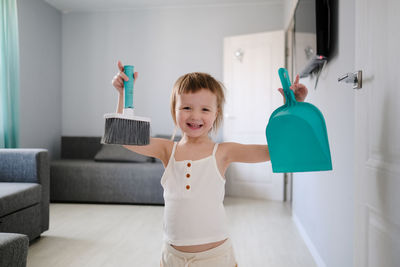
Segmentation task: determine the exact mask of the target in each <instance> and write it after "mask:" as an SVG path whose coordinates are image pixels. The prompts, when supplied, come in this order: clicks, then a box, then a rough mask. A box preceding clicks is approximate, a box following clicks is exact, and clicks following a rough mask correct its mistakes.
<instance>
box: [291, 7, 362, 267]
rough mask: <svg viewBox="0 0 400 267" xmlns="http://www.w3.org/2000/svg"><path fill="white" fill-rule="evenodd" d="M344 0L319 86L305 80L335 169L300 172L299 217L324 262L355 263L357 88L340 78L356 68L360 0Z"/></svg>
mask: <svg viewBox="0 0 400 267" xmlns="http://www.w3.org/2000/svg"><path fill="white" fill-rule="evenodd" d="M337 2H338V9H339V10H338V24H337V26H338V29H337V40H336V48H335V50H334V54H333V56H332V57H331V60H330V61H329V62H328V64H327V66H326V69H325V70H324V71H323V72H322V74H321V77H320V80H319V83H318V87H317V89H316V90H314V83H315V79H304V80H301V82H302V83H304V84H306V85H307V86H308V88H309V97H308V100H307V101H309V102H311V103H313V104H315V105H316V106H317V107H318V108H319V109H320V110H321V111H322V113H323V114H324V117H325V120H326V124H327V128H328V137H329V142H330V149H331V155H332V162H333V171H330V172H317V173H303V174H299V173H296V174H294V183H293V215H294V217H295V218H296V221H297V223H298V224H299V226H300V228H302V229H303V230H304V234H305V237H306V239H308V240H309V241H310V244H309V245H310V246H311V248H314V249H315V250H314V251H313V252H314V253H315V256H316V259H317V260H319V264H320V266H329V267H336V266H340V267H350V266H352V265H353V264H352V260H353V216H354V215H353V214H354V209H353V192H354V167H353V165H354V158H353V157H354V92H353V89H352V86H351V85H350V84H342V83H338V81H337V78H338V77H339V76H340V75H342V74H344V73H346V72H351V71H355V69H354V65H355V62H354V49H355V48H354V14H355V10H354V0H351V1H345V0H339V1H337Z"/></svg>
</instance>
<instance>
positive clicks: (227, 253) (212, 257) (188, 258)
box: [161, 239, 237, 267]
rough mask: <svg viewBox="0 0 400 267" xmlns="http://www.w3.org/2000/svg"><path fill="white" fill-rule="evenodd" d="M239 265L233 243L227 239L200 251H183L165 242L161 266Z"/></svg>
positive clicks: (207, 266) (224, 266)
mask: <svg viewBox="0 0 400 267" xmlns="http://www.w3.org/2000/svg"><path fill="white" fill-rule="evenodd" d="M235 266H236V267H237V264H236V260H235V256H234V254H233V248H232V243H231V241H230V240H229V239H227V240H226V241H225V242H224V243H223V244H221V245H219V246H218V247H216V248H213V249H210V250H206V251H203V252H198V253H187V252H181V251H179V250H176V249H175V248H173V247H172V246H171V245H170V244H167V243H166V244H164V247H163V251H162V258H161V267H235Z"/></svg>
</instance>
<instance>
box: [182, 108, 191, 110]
mask: <svg viewBox="0 0 400 267" xmlns="http://www.w3.org/2000/svg"><path fill="white" fill-rule="evenodd" d="M182 109H184V110H189V109H190V107H183V108H182Z"/></svg>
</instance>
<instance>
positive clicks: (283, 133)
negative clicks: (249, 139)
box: [266, 68, 332, 172]
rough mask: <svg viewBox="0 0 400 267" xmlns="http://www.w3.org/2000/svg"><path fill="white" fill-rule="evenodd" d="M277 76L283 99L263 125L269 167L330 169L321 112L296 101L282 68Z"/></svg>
mask: <svg viewBox="0 0 400 267" xmlns="http://www.w3.org/2000/svg"><path fill="white" fill-rule="evenodd" d="M279 77H280V79H281V82H282V87H283V91H284V94H285V99H286V103H285V104H284V105H283V106H281V107H279V108H277V109H276V110H275V111H274V112H273V113H272V115H271V117H270V118H269V122H268V125H267V129H266V135H267V142H268V148H269V154H270V157H271V163H272V171H273V172H310V171H328V170H332V161H331V153H330V150H329V142H328V133H327V130H326V126H325V119H324V116H323V115H322V113H321V111H319V109H318V108H317V107H316V106H314V105H312V104H310V103H304V102H297V101H296V99H295V97H294V93H293V91H292V90H290V80H289V74H288V72H287V70H286V69H284V68H280V69H279Z"/></svg>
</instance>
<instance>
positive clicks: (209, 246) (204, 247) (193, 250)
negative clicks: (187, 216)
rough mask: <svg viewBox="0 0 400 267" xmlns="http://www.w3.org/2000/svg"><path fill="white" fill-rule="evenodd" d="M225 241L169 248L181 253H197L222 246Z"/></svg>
mask: <svg viewBox="0 0 400 267" xmlns="http://www.w3.org/2000/svg"><path fill="white" fill-rule="evenodd" d="M225 241H226V239H224V240H221V241H217V242H213V243H207V244H201V245H194V246H174V245H171V246H172V247H173V248H174V249H176V250H179V251H181V252H187V253H197V252H203V251H206V250H210V249H213V248H216V247H218V246H220V245H222V244H223V243H224V242H225Z"/></svg>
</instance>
